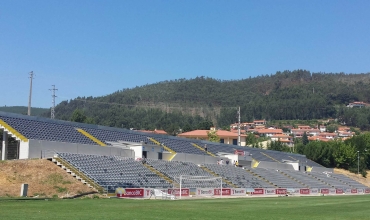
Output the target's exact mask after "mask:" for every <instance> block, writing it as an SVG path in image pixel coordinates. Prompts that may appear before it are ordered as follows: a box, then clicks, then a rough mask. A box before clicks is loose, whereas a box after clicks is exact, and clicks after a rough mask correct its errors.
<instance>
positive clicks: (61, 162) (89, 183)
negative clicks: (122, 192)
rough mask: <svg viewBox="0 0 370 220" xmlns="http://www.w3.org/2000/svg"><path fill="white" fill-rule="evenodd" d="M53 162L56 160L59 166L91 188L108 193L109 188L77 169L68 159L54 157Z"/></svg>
mask: <svg viewBox="0 0 370 220" xmlns="http://www.w3.org/2000/svg"><path fill="white" fill-rule="evenodd" d="M52 162H54V163H55V164H56V165H57V166H60V167H61V168H62V169H64V170H65V171H66V172H67V173H69V174H71V175H72V176H73V177H75V178H76V179H77V180H79V181H81V182H82V183H84V184H86V185H87V186H89V187H90V188H93V189H95V190H96V191H98V192H99V193H102V194H107V193H108V192H107V190H106V189H104V188H103V187H101V186H100V185H99V184H97V183H96V182H95V181H94V180H92V179H91V178H89V177H88V176H86V175H85V174H84V173H82V172H81V171H79V170H78V169H76V168H75V167H74V166H72V165H71V164H70V163H68V162H67V161H65V160H63V159H62V158H60V157H54V158H52Z"/></svg>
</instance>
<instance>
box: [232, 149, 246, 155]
mask: <svg viewBox="0 0 370 220" xmlns="http://www.w3.org/2000/svg"><path fill="white" fill-rule="evenodd" d="M234 154H237V155H240V156H244V151H243V150H235V151H234Z"/></svg>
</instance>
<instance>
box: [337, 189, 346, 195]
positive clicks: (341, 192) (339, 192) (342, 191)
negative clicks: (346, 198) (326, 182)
mask: <svg viewBox="0 0 370 220" xmlns="http://www.w3.org/2000/svg"><path fill="white" fill-rule="evenodd" d="M335 193H336V194H343V193H344V190H343V189H335Z"/></svg>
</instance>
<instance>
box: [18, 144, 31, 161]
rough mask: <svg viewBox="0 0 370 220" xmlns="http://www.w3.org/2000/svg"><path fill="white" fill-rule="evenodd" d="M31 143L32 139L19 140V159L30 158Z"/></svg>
mask: <svg viewBox="0 0 370 220" xmlns="http://www.w3.org/2000/svg"><path fill="white" fill-rule="evenodd" d="M29 145H30V141H28V142H23V141H19V159H27V158H29V157H28V155H29Z"/></svg>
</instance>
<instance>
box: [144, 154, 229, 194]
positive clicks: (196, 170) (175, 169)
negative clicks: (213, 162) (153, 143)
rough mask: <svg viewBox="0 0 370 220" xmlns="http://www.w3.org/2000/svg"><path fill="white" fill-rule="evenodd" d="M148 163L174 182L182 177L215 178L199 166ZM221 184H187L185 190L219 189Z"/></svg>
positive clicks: (184, 185)
mask: <svg viewBox="0 0 370 220" xmlns="http://www.w3.org/2000/svg"><path fill="white" fill-rule="evenodd" d="M147 163H148V164H149V165H151V166H153V168H155V169H156V170H158V171H160V172H161V173H163V174H165V175H167V176H168V177H170V178H171V179H172V180H175V178H176V177H179V176H180V175H189V176H209V177H214V176H212V175H211V174H210V173H208V172H206V171H204V170H203V169H201V168H200V167H198V166H197V165H195V164H193V163H188V162H178V161H170V162H169V161H163V160H150V159H148V160H147ZM219 186H220V184H219V183H217V182H215V181H208V182H204V181H201V182H193V181H192V182H185V183H183V187H185V188H197V187H205V188H209V187H215V188H218V187H219ZM223 186H224V187H228V186H227V184H223Z"/></svg>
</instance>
